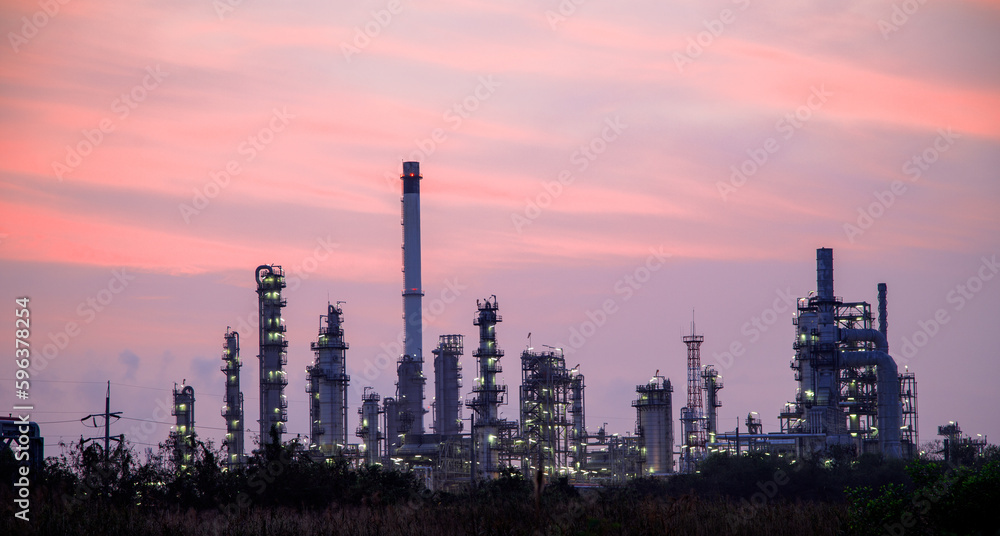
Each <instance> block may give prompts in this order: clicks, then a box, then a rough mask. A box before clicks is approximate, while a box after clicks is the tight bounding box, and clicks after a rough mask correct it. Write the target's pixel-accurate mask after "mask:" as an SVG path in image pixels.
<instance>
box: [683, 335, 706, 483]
mask: <svg viewBox="0 0 1000 536" xmlns="http://www.w3.org/2000/svg"><path fill="white" fill-rule="evenodd" d="M682 340H683V341H684V344H686V345H687V406H685V407H684V408H681V429H682V430H683V433H684V446H683V447H682V448H681V472H682V473H693V472H695V470H696V469H697V465H698V463H699V462H701V460H703V459H704V458H705V417H704V414H703V413H702V405H701V343H703V342H705V337H703V336H701V335H696V334H695V329H694V321H693V320H692V321H691V335H688V336H686V337H684V338H683V339H682Z"/></svg>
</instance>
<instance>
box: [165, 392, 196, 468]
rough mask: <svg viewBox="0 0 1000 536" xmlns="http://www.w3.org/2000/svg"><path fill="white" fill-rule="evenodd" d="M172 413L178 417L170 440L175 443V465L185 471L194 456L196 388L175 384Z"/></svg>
mask: <svg viewBox="0 0 1000 536" xmlns="http://www.w3.org/2000/svg"><path fill="white" fill-rule="evenodd" d="M171 413H173V414H174V416H176V417H177V420H176V423H175V425H174V431H173V432H171V433H170V436H171V437H170V439H171V440H173V443H174V464H175V465H176V467H177V469H178V470H180V471H184V470H185V469H187V468H188V466H189V465H190V464H191V458H192V455H193V454H194V387H191V386H190V385H183V384H182V385H181V386H180V388H178V387H177V384H176V383H175V384H174V406H173V409H172V410H171Z"/></svg>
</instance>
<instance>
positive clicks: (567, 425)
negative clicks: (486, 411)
mask: <svg viewBox="0 0 1000 536" xmlns="http://www.w3.org/2000/svg"><path fill="white" fill-rule="evenodd" d="M572 383H573V381H572V378H571V376H570V373H569V371H567V370H566V359H565V358H564V357H563V353H562V350H560V349H555V350H551V351H545V352H535V351H532V350H531V349H530V348H529V349H527V350H525V351H524V352H523V353H522V354H521V440H523V441H524V445H525V456H524V459H523V462H522V468H523V470H524V473H525V474H526V475H531V474H534V473H535V471H539V470H541V471H542V472H544V473H545V475H546V476H550V477H551V476H557V475H558V476H566V475H568V474H571V472H572V470H573V466H572V465H571V462H570V438H571V436H572V435H573V434H572V432H571V430H572V428H573V423H572V421H571V419H570V418H569V408H570V391H571V386H572Z"/></svg>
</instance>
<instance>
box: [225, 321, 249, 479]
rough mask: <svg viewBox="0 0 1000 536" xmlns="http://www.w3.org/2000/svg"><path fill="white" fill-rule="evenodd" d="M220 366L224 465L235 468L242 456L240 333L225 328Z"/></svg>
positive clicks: (242, 459) (241, 460) (239, 463)
mask: <svg viewBox="0 0 1000 536" xmlns="http://www.w3.org/2000/svg"><path fill="white" fill-rule="evenodd" d="M222 361H223V365H222V367H221V369H222V373H223V374H225V375H226V398H225V403H224V404H223V405H222V417H223V418H224V419H226V440H225V441H224V442H223V444H224V445H225V447H226V464H225V465H226V467H227V468H228V469H230V470H232V469H235V468H236V467H238V466H239V465H241V464H242V463H243V461H244V458H243V392H242V391H240V368H241V367H243V362H242V361H240V334H239V333H237V332H235V331H233V330H231V329H229V328H226V344H225V346H223V350H222Z"/></svg>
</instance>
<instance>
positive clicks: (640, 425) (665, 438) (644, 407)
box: [632, 371, 674, 476]
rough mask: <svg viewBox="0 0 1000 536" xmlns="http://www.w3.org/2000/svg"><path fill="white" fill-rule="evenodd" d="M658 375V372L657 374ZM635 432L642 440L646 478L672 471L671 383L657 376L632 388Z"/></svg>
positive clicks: (672, 423) (672, 390)
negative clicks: (634, 397)
mask: <svg viewBox="0 0 1000 536" xmlns="http://www.w3.org/2000/svg"><path fill="white" fill-rule="evenodd" d="M657 372H659V371H657ZM635 392H636V395H637V396H636V399H635V400H634V401H633V402H632V406H634V407H635V412H636V422H635V433H636V435H638V436H639V437H640V438H642V449H643V451H644V452H645V455H646V456H645V465H646V467H645V471H646V473H647V476H648V475H650V474H652V475H657V474H664V473H672V472H674V420H673V407H672V404H673V402H672V400H671V398H672V396H673V392H674V388H673V387H671V385H670V380H668V379H665V378H664V377H663V376H660V375H659V374H656V375H655V376H653V377H652V378H651V379H650V380H649V382H648V383H647V384H646V385H637V386H635Z"/></svg>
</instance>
